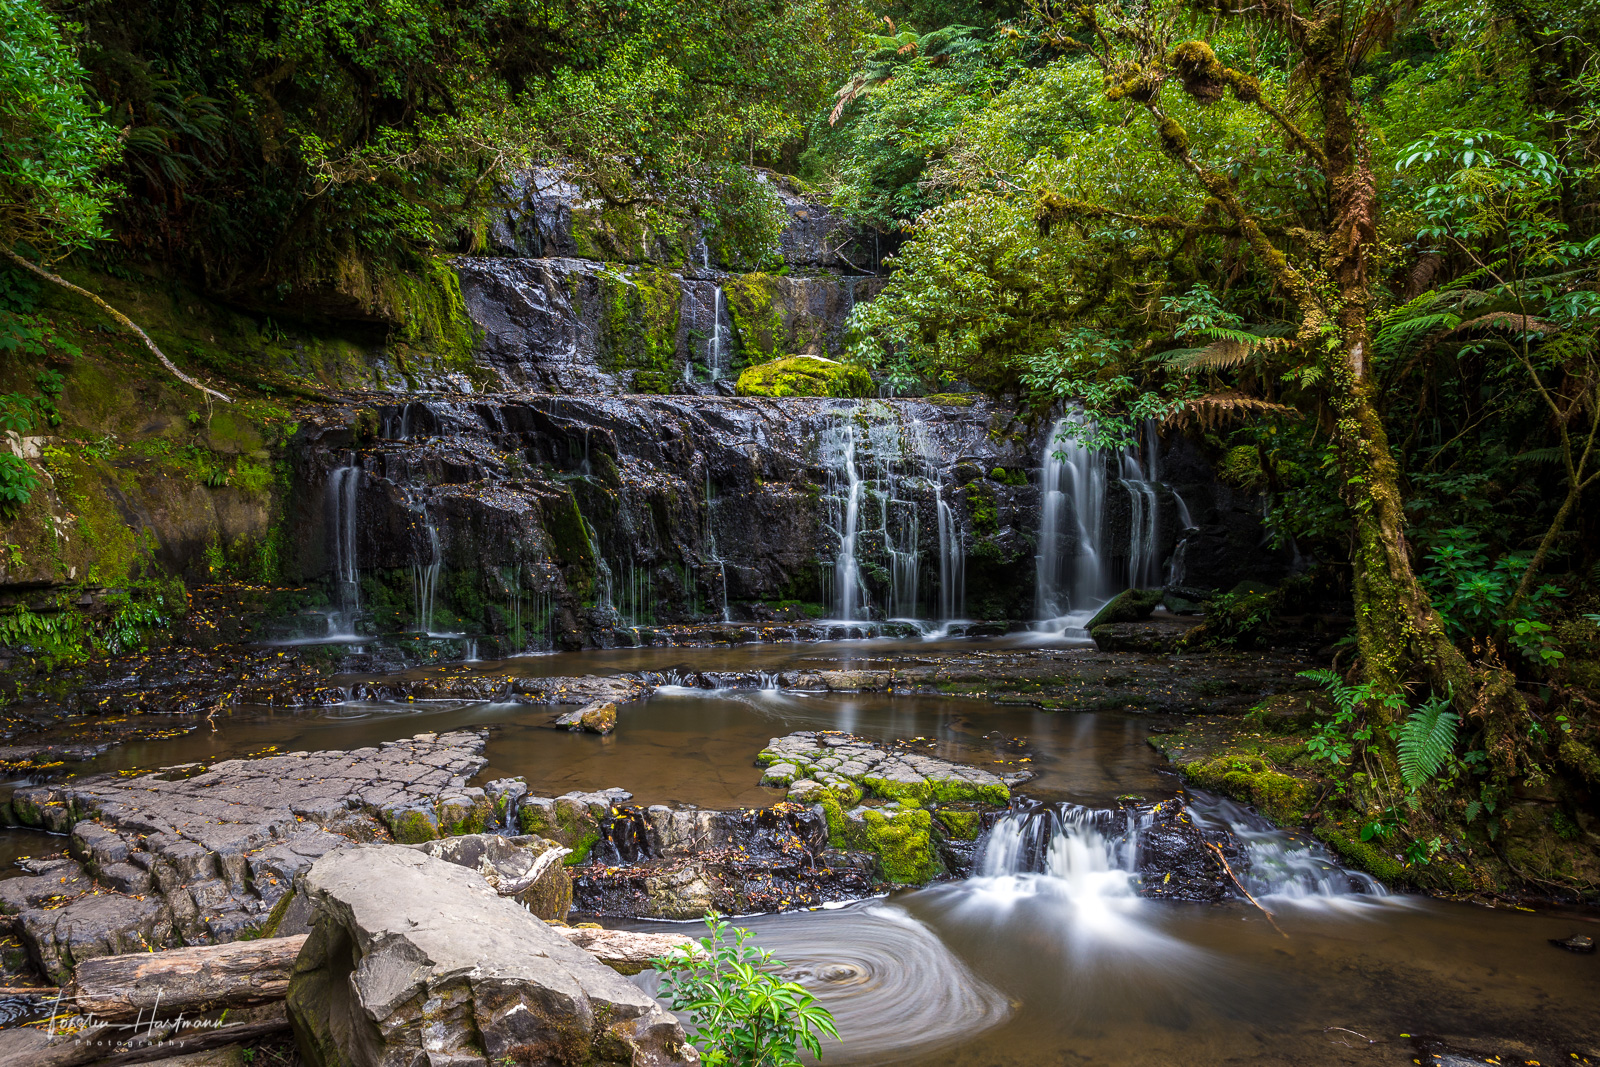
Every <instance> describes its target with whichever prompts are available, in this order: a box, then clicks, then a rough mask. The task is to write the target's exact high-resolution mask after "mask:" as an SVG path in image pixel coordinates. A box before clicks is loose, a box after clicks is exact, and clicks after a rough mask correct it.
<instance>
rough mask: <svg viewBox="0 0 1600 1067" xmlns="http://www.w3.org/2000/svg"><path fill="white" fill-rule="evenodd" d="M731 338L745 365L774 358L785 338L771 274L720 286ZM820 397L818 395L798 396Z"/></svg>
mask: <svg viewBox="0 0 1600 1067" xmlns="http://www.w3.org/2000/svg"><path fill="white" fill-rule="evenodd" d="M722 294H723V299H724V300H725V301H726V304H727V308H728V318H729V320H730V321H731V322H732V323H733V339H734V343H735V344H736V345H737V346H738V349H739V353H740V355H741V356H742V357H743V358H744V360H745V362H747V363H765V362H767V361H768V360H772V359H775V358H777V356H778V353H779V351H780V350H781V349H782V348H783V347H785V342H786V340H787V338H786V337H785V336H784V331H783V316H782V315H781V314H780V313H779V311H778V302H777V295H778V281H777V279H776V278H774V277H772V276H771V275H770V274H761V273H756V274H743V275H740V276H739V277H737V278H729V279H728V280H727V281H725V282H724V283H723V285H722ZM798 395H819V394H798Z"/></svg>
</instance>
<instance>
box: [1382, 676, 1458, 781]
mask: <svg viewBox="0 0 1600 1067" xmlns="http://www.w3.org/2000/svg"><path fill="white" fill-rule="evenodd" d="M1449 706H1450V702H1449V699H1448V698H1445V697H1435V698H1434V699H1432V700H1430V701H1428V702H1427V703H1425V704H1423V705H1422V707H1420V708H1418V709H1417V710H1416V711H1414V712H1412V713H1411V714H1410V715H1408V716H1406V719H1405V721H1404V722H1403V723H1401V724H1400V737H1399V740H1398V741H1397V743H1396V748H1397V749H1398V755H1399V759H1400V780H1401V781H1403V782H1405V784H1406V788H1408V789H1420V788H1422V787H1423V786H1424V785H1426V784H1427V783H1428V782H1429V781H1430V780H1431V779H1432V778H1433V776H1434V775H1435V774H1438V773H1439V768H1440V767H1443V766H1444V765H1445V761H1446V760H1448V759H1449V758H1450V754H1451V752H1452V751H1454V749H1455V746H1456V727H1457V726H1458V725H1459V724H1460V722H1461V717H1460V716H1459V715H1457V714H1456V713H1455V712H1453V711H1447V710H1446V709H1447V708H1448V707H1449Z"/></svg>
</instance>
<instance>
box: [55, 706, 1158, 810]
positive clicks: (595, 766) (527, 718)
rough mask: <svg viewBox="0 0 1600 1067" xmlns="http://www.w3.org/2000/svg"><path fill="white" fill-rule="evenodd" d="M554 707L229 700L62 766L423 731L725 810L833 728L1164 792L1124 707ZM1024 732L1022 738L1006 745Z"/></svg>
mask: <svg viewBox="0 0 1600 1067" xmlns="http://www.w3.org/2000/svg"><path fill="white" fill-rule="evenodd" d="M559 710H561V709H554V708H550V707H547V706H543V705H527V704H488V703H476V702H468V701H453V700H445V701H413V702H408V703H404V704H377V703H374V704H346V705H340V706H337V707H332V708H317V709H310V710H298V711H287V710H282V709H273V708H261V707H248V706H246V707H238V708H234V709H232V710H231V711H229V712H226V713H218V715H217V716H216V719H215V725H216V729H215V730H212V729H211V728H210V727H209V726H207V725H204V724H203V725H201V726H200V728H198V729H196V730H195V731H193V732H191V733H188V734H185V735H183V736H181V737H171V738H163V739H161V740H155V741H137V742H131V743H128V744H124V745H119V746H118V747H116V748H114V749H112V750H111V751H110V752H108V753H106V754H105V755H104V756H101V757H99V758H97V759H94V760H91V761H88V762H86V763H84V764H83V765H82V766H81V767H77V768H74V770H77V771H79V772H80V773H92V772H98V771H110V770H129V769H139V768H154V767H163V766H172V765H174V764H179V763H213V762H216V761H218V760H222V759H231V758H235V757H239V756H248V755H252V754H259V753H263V752H266V751H268V750H269V748H273V747H275V748H276V749H277V750H279V751H285V752H291V751H295V750H299V749H305V750H308V751H309V750H325V749H352V748H362V747H364V746H368V745H376V744H379V743H381V742H384V741H393V740H395V739H397V738H402V737H410V736H412V735H413V734H417V733H421V732H423V731H436V732H442V731H445V730H455V729H462V728H468V727H488V728H489V729H490V731H491V733H490V740H489V745H488V749H487V752H486V755H487V756H488V758H489V766H488V767H487V768H486V769H485V770H484V771H483V773H482V774H480V775H479V776H478V780H479V781H488V780H491V779H494V778H500V777H505V776H509V775H522V776H524V777H525V778H526V779H527V781H528V785H529V788H530V789H531V790H532V791H533V792H534V794H535V795H544V796H554V795H558V794H561V793H565V792H568V791H570V790H583V791H589V790H594V789H604V788H608V787H610V786H622V787H623V788H625V789H627V790H629V791H630V792H632V793H633V794H634V797H635V800H636V801H637V802H639V803H643V804H695V805H699V806H701V807H735V806H748V805H761V804H770V803H772V802H773V801H774V800H778V799H781V798H782V791H781V790H777V789H769V788H763V787H762V786H761V785H760V781H761V770H760V768H759V767H758V766H757V765H756V762H755V757H756V755H757V753H759V752H760V751H761V750H762V749H763V748H765V747H766V746H767V743H768V742H769V741H770V740H771V739H772V738H774V737H777V736H779V735H782V734H787V733H790V732H792V731H795V730H843V731H845V732H847V733H857V734H862V735H864V736H867V737H872V738H876V739H879V740H885V741H909V740H911V739H913V738H920V739H924V740H922V741H920V742H919V743H918V747H919V748H920V749H921V750H923V751H926V752H928V753H931V754H934V755H940V756H943V757H945V758H947V759H956V760H961V761H964V762H971V763H978V764H981V765H984V766H987V767H989V768H990V769H992V770H995V771H1017V770H1031V771H1033V772H1034V773H1035V774H1036V775H1037V776H1038V777H1037V778H1036V780H1034V781H1032V782H1030V783H1028V787H1027V788H1028V791H1029V792H1030V793H1033V794H1035V795H1038V796H1041V797H1044V798H1047V799H1060V800H1072V801H1076V802H1078V803H1084V804H1107V803H1110V802H1111V800H1112V799H1113V798H1115V797H1116V796H1117V795H1118V794H1121V793H1129V792H1137V793H1141V794H1147V795H1152V796H1165V795H1170V793H1171V792H1172V788H1173V783H1172V779H1171V778H1170V777H1164V776H1162V775H1159V774H1158V773H1157V768H1158V766H1159V765H1160V763H1161V759H1160V757H1159V756H1158V755H1157V754H1156V753H1155V752H1154V751H1153V750H1152V749H1151V748H1150V747H1149V746H1148V745H1146V744H1145V730H1146V722H1145V720H1143V719H1139V718H1134V717H1131V716H1115V715H1088V714H1085V715H1074V716H1062V715H1060V714H1057V713H1050V712H1042V711H1037V710H1035V709H1031V708H1020V707H1000V706H996V705H993V704H988V703H984V702H980V701H974V700H966V699H959V698H954V697H938V696H875V695H867V694H861V695H856V694H842V693H830V694H818V695H802V694H790V693H781V692H777V691H775V690H714V691H708V690H690V689H678V688H676V687H666V688H664V689H662V690H661V691H660V692H658V693H657V694H656V695H654V696H652V697H651V698H649V699H648V700H643V701H638V702H636V703H633V704H626V705H623V706H622V707H621V708H619V709H618V715H617V732H616V733H614V734H611V735H610V736H608V737H595V736H593V735H590V734H582V733H571V732H569V731H567V730H564V729H563V730H557V729H551V728H550V725H549V724H550V722H551V720H552V719H554V718H555V716H556V715H557V714H558V713H559ZM1023 738H1025V739H1027V743H1026V744H1019V743H1018V739H1023Z"/></svg>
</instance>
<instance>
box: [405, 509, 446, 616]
mask: <svg viewBox="0 0 1600 1067" xmlns="http://www.w3.org/2000/svg"><path fill="white" fill-rule="evenodd" d="M420 518H421V520H422V525H423V529H425V530H426V531H427V535H428V536H427V549H428V559H427V562H423V561H422V560H421V559H420V558H419V559H417V560H416V561H415V562H413V563H412V564H411V586H412V591H413V593H414V595H415V596H416V605H417V631H418V632H419V633H425V634H430V635H431V634H432V633H433V607H434V594H435V592H436V591H437V590H438V588H439V567H440V564H441V563H442V562H443V560H444V553H443V552H442V551H441V550H440V548H439V528H438V527H437V526H435V525H434V523H433V516H432V515H430V514H429V513H428V505H427V504H423V505H422V509H421V514H420ZM418 555H419V556H420V555H421V554H420V553H419V554H418Z"/></svg>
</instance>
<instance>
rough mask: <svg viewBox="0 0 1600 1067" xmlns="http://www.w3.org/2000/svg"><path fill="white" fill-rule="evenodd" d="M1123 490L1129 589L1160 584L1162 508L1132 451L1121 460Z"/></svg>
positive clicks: (1154, 488) (1153, 488) (1154, 484)
mask: <svg viewBox="0 0 1600 1067" xmlns="http://www.w3.org/2000/svg"><path fill="white" fill-rule="evenodd" d="M1121 473H1122V486H1123V488H1124V489H1125V490H1126V491H1127V493H1128V505H1129V517H1128V587H1129V588H1132V589H1142V588H1145V587H1147V586H1152V585H1160V584H1161V546H1160V544H1159V543H1158V542H1157V540H1156V533H1157V531H1158V530H1159V529H1160V520H1161V505H1160V497H1159V495H1158V494H1157V492H1156V482H1155V481H1154V480H1153V479H1151V478H1147V477H1145V471H1144V468H1143V467H1142V466H1140V463H1139V458H1138V456H1137V454H1135V452H1134V450H1133V449H1131V448H1130V449H1129V450H1128V451H1127V453H1125V454H1124V455H1123V457H1122V471H1121Z"/></svg>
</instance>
